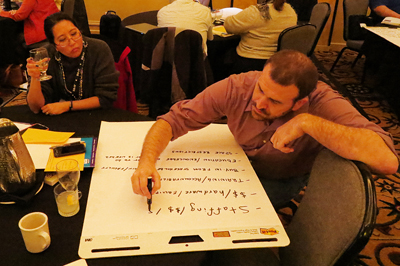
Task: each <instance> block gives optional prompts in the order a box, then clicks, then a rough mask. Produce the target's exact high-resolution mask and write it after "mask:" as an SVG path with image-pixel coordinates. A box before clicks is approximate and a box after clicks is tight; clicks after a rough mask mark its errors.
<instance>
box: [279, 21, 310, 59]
mask: <svg viewBox="0 0 400 266" xmlns="http://www.w3.org/2000/svg"><path fill="white" fill-rule="evenodd" d="M316 33H317V32H316V26H315V25H312V24H303V25H296V26H292V27H289V28H286V29H284V30H283V31H282V32H281V33H280V34H279V38H278V48H277V50H278V51H280V50H284V49H291V50H296V51H299V52H302V53H303V54H306V55H307V56H310V55H311V53H312V48H313V45H314V40H315V36H316Z"/></svg>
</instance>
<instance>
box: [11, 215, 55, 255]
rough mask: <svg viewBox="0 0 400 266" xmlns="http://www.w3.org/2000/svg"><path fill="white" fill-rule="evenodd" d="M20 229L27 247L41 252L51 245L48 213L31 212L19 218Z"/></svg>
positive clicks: (32, 250)
mask: <svg viewBox="0 0 400 266" xmlns="http://www.w3.org/2000/svg"><path fill="white" fill-rule="evenodd" d="M18 226H19V229H20V230H21V234H22V237H23V239H24V242H25V247H26V249H27V250H28V251H29V252H31V253H39V252H42V251H44V250H46V249H47V248H48V247H49V246H50V233H49V224H48V218H47V215H46V214H44V213H42V212H31V213H29V214H27V215H25V216H24V217H22V218H21V220H19V223H18Z"/></svg>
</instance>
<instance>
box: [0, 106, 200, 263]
mask: <svg viewBox="0 0 400 266" xmlns="http://www.w3.org/2000/svg"><path fill="white" fill-rule="evenodd" d="M0 117H2V118H8V119H10V120H12V121H15V122H29V123H41V124H44V125H46V126H48V127H49V128H50V130H55V131H70V132H71V131H74V132H76V134H75V135H74V136H76V137H82V136H98V134H99V129H100V123H101V121H149V120H151V119H150V118H148V117H146V116H141V115H138V114H135V113H131V112H128V111H123V110H119V109H108V110H100V109H98V110H91V111H80V112H79V111H78V112H68V113H65V114H62V115H58V116H46V115H44V114H37V115H36V114H33V113H32V112H31V111H30V110H29V108H28V107H27V106H14V107H5V108H3V109H2V110H1V114H0ZM132 136H134V132H132ZM115 137H116V138H118V132H115ZM121 141H129V140H121ZM132 141H134V137H132ZM91 175H92V169H85V170H84V171H83V172H81V178H80V181H79V190H80V191H82V198H81V199H80V211H79V213H78V214H76V215H75V216H72V217H62V216H60V215H59V214H58V211H57V206H56V202H55V199H54V196H53V187H51V186H49V185H46V184H45V185H44V186H43V188H42V190H41V191H40V192H39V193H38V194H37V195H36V196H35V197H34V198H33V200H32V201H31V202H30V204H28V205H27V206H20V205H0V250H1V253H0V254H1V256H0V265H13V266H18V265H65V264H67V263H70V262H73V261H75V260H78V259H79V256H78V249H79V241H80V236H81V232H82V227H83V221H84V215H85V211H86V203H87V197H88V192H89V186H90V179H91ZM132 193H133V192H132ZM30 212H44V213H46V214H47V216H48V217H49V229H50V237H51V244H50V246H49V248H48V249H47V250H45V251H44V252H42V253H38V254H31V253H29V252H28V251H27V250H26V249H25V246H24V242H23V239H22V236H21V233H20V231H19V228H18V221H19V220H20V219H21V218H22V217H23V216H24V215H26V214H28V213H30ZM205 254H206V253H205V252H190V253H178V254H165V255H147V256H130V257H119V258H102V259H89V260H87V264H88V265H89V266H92V265H104V266H105V265H107V266H109V265H152V266H154V265H199V263H200V261H201V260H202V259H203V257H204V256H205Z"/></svg>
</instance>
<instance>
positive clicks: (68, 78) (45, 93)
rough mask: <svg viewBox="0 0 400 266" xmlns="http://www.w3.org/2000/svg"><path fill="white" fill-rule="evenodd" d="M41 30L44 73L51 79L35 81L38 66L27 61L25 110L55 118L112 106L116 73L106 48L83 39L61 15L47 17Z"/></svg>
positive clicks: (73, 23)
mask: <svg viewBox="0 0 400 266" xmlns="http://www.w3.org/2000/svg"><path fill="white" fill-rule="evenodd" d="M44 28H45V29H44V30H45V33H46V36H47V40H48V41H49V42H50V45H49V46H48V47H47V48H48V51H49V57H50V61H49V67H48V70H47V74H48V75H51V76H52V79H50V80H47V81H42V82H41V81H39V77H40V69H39V66H38V65H37V64H36V63H35V62H34V61H33V60H32V58H28V59H27V70H28V75H29V76H30V77H31V78H30V84H29V90H28V95H27V103H28V105H29V108H30V109H31V110H32V111H33V112H34V113H39V112H40V111H42V112H43V113H45V114H48V115H58V114H62V113H65V112H68V111H74V110H83V109H93V108H99V107H102V108H106V107H110V106H112V104H113V102H114V101H115V100H116V99H117V90H118V87H119V85H118V76H119V73H118V71H116V69H115V64H114V59H113V55H112V53H111V50H110V48H109V47H108V45H107V44H106V43H105V42H104V41H101V40H98V39H92V38H89V37H83V36H82V34H81V32H80V31H79V29H78V27H77V26H76V23H75V21H74V20H72V19H71V18H70V17H69V16H68V15H67V14H65V13H63V12H59V13H55V14H53V15H50V16H49V17H47V18H46V20H45V22H44Z"/></svg>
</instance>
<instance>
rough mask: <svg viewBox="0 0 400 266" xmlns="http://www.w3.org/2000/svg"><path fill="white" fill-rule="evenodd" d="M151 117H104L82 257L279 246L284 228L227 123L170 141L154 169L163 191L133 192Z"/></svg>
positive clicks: (285, 241) (283, 239)
mask: <svg viewBox="0 0 400 266" xmlns="http://www.w3.org/2000/svg"><path fill="white" fill-rule="evenodd" d="M153 123H154V122H118V123H115V122H114V123H112V122H102V124H101V129H100V134H99V140H98V147H97V154H96V166H95V168H94V170H93V175H92V180H91V184H90V190H89V195H88V203H87V207H86V214H85V220H84V224H83V229H82V235H81V241H80V246H79V256H80V257H82V258H98V257H113V256H132V255H144V254H161V253H174V252H188V251H203V250H218V249H235V248H255V247H277V246H286V245H288V244H289V239H288V237H287V235H286V232H285V230H284V228H283V226H282V224H281V222H280V220H279V218H278V216H277V214H276V212H275V210H274V208H273V207H272V205H271V203H270V201H269V199H268V197H267V195H266V193H265V191H264V189H263V187H262V185H261V183H260V181H259V180H258V177H257V175H256V174H255V172H254V170H253V168H252V166H251V164H250V162H249V160H248V158H247V156H246V155H245V153H244V152H243V150H242V149H241V148H240V146H239V145H238V144H237V143H236V141H235V139H234V137H233V136H232V134H231V133H230V131H229V129H228V127H227V126H226V125H216V124H212V125H210V126H207V127H206V128H204V129H201V130H198V131H194V132H189V133H188V134H186V135H185V136H183V137H181V138H179V139H177V140H175V141H173V142H171V143H170V144H169V145H168V146H167V148H166V150H165V151H164V152H163V153H162V154H161V155H160V158H159V160H158V162H157V164H156V168H157V170H158V172H159V174H160V175H161V182H162V183H161V189H160V190H158V191H157V193H156V194H154V195H153V201H152V205H151V211H150V212H149V211H148V206H147V198H145V197H142V196H139V195H136V194H134V193H133V191H132V185H131V176H132V174H133V172H134V171H135V169H136V167H137V165H138V160H139V158H140V153H141V149H142V145H143V140H144V138H145V136H146V134H147V132H148V130H149V129H150V127H151V126H152V125H153Z"/></svg>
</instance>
